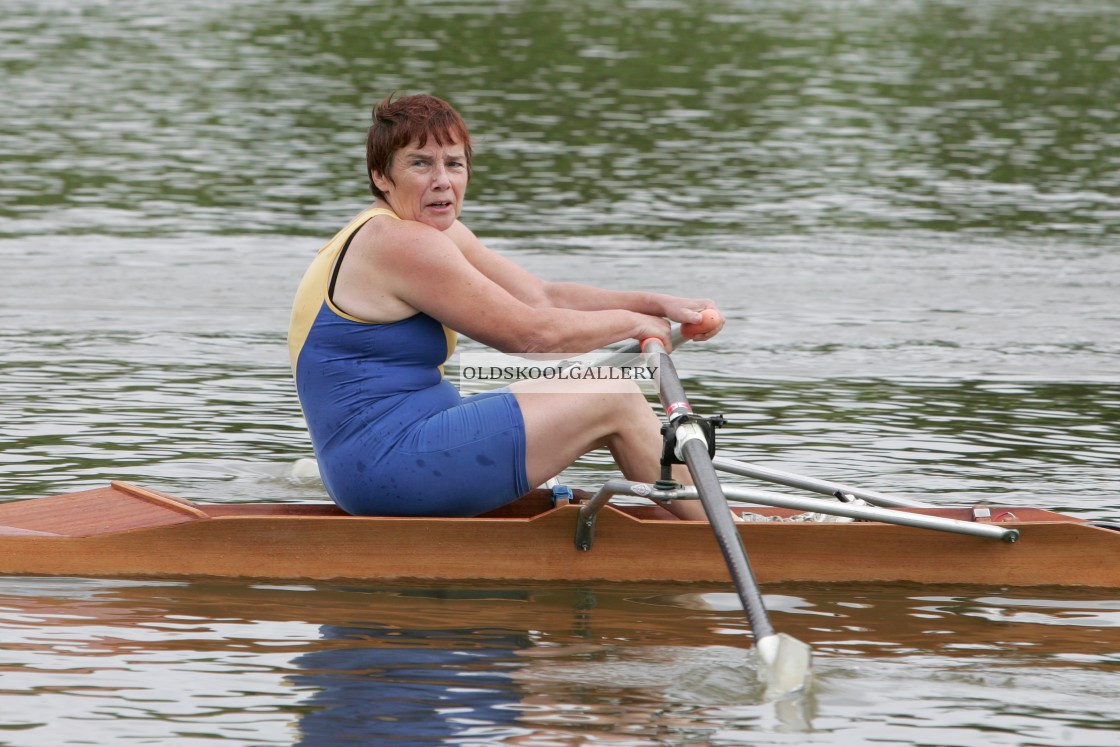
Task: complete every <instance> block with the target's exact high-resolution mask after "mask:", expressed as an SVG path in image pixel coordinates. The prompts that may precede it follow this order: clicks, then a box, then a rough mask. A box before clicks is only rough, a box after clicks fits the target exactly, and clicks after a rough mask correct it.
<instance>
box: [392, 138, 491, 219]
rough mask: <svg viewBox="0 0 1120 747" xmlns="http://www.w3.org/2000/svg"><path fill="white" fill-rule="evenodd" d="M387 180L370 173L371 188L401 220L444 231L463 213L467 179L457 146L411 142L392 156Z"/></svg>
mask: <svg viewBox="0 0 1120 747" xmlns="http://www.w3.org/2000/svg"><path fill="white" fill-rule="evenodd" d="M389 176H390V177H391V178H386V176H385V175H384V174H381V173H379V172H376V171H375V172H373V181H374V184H376V185H377V187H378V189H380V190H381V191H382V192H384V193H385V196H386V198H387V199H388V202H389V206H390V207H392V208H393V212H395V213H396V214H397V216H398V217H400V218H403V219H404V220H415V221H419V222H420V223H426V224H427V225H429V226H432V227H433V228H436V229H438V230H440V231H446V230H447V229H448V228H451V226H452V224H454V223H455V220H456V219H457V218H458V217H459V213H460V212H462V209H463V196H464V195H465V194H466V192H467V181H468V176H469V175H468V172H467V156H466V150H465V149H464V148H463V146H462V145H460V144H459V143H448V144H446V145H440V144H439V143H437V142H436V141H435V138H428V142H427V143H425V144H424V146H423V147H420V145H419V143H418V142H417V141H415V140H414V141H413V142H411V143H409V145H408V146H407V147H405V148H402V149H401V150H399V151H397V152H396V153H395V154H394V155H393V163H392V165H391V166H390V167H389Z"/></svg>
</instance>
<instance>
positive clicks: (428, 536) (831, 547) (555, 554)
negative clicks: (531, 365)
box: [0, 482, 1120, 588]
mask: <svg viewBox="0 0 1120 747" xmlns="http://www.w3.org/2000/svg"><path fill="white" fill-rule="evenodd" d="M584 497H585V496H584ZM579 500H580V498H579V497H577V503H578V502H579ZM985 509H987V510H985V511H974V510H972V509H970V508H968V507H964V508H900V509H897V510H899V511H903V512H913V513H915V514H926V515H933V516H940V517H945V518H951V519H957V520H961V521H978V520H984V521H994V522H999V523H1001V525H1003V526H1007V527H1013V528H1016V529H1018V530H1019V533H1020V536H1019V539H1018V541H1017V542H1014V543H1007V542H1000V541H993V540H992V539H989V538H984V537H975V536H966V535H959V534H951V533H946V532H935V531H927V530H923V529H917V528H913V527H908V526H898V525H894V524H887V523H880V522H877V521H859V522H851V523H808V522H799V523H792V522H767V523H742V524H737V525H736V528H737V530H738V531H739V532H740V534H741V536H742V538H743V541H744V543H745V544H746V546H747V547H749V548H750V553H751V562H752V565H753V566H754V569H755V572H756V573H757V576H758V578H759V580H760V581H761V582H762V583H775V582H857V583H864V582H914V583H922V584H981V585H998V586H1049V585H1069V586H1084V587H1105V588H1120V532H1117V531H1115V530H1113V529H1110V528H1105V527H1101V526H1095V525H1093V524H1092V523H1090V522H1087V521H1083V520H1081V519H1077V518H1074V517H1070V516H1065V515H1062V514H1058V513H1054V512H1051V511H1046V510H1042V509H1035V508H1022V507H1018V506H1016V507H1002V508H1001V507H996V506H986V507H985ZM744 510H747V509H744V508H741V507H737V508H735V509H734V511H737V512H742V511H744ZM749 510H750V511H751V512H752V513H756V514H764V515H773V516H788V515H790V514H793V513H796V512H795V511H792V510H790V509H781V508H756V507H753V506H752V507H751V508H750V509H749ZM579 512H580V506H579V505H576V504H568V505H554V503H553V500H552V497H551V493H549V492H546V491H535V492H534V493H531V494H529V495H528V496H525V497H523V498H522V499H520V500H519V501H517V502H516V503H514V504H511V505H510V506H507V507H505V508H503V509H501V510H499V511H496V512H493V513H490V514H487V515H485V516H482V517H477V518H469V519H457V518H398V517H391V518H384V517H355V516H347V515H345V514H343V513H342V512H341V511H340V510H338V509H337V508H335V507H334V506H333V505H332V504H329V503H300V504H292V503H252V504H219V503H207V504H203V503H193V502H190V501H186V500H184V499H181V498H177V497H175V496H171V495H168V494H165V493H161V492H157V491H154V490H149V489H146V488H142V487H138V486H135V485H130V484H127V483H122V482H114V483H112V484H111V485H110V486H108V487H102V488H97V489H93V490H86V491H82V492H75V493H66V494H62V495H55V496H49V497H44V498H34V499H29V500H19V501H13V502H9V503H4V504H0V573H3V574H6V575H65V576H93V577H149V578H150V577H158V578H166V577H225V578H268V579H285V580H298V579H304V580H328V579H339V580H341V579H349V580H366V581H369V580H378V581H383V580H405V579H415V580H426V581H477V580H485V581H517V582H544V581H557V582H590V581H624V582H666V581H669V582H684V583H688V582H693V583H695V582H714V583H727V582H728V581H729V572H728V568H727V565H726V564H725V562H724V559H723V557H722V555H721V553H720V549H719V547H718V546H717V543H716V540H715V538H714V537H713V534H712V531H711V528H710V527H709V526H708V524H707V523H706V522H695V521H681V520H680V519H677V518H675V517H673V516H672V515H671V514H669V513H668V512H667V511H665V510H663V509H661V508H659V507H656V506H653V505H619V504H616V503H612V504H608V505H606V506H604V507H603V508H602V510H601V511H600V512H599V515H598V518H597V524H596V527H595V542H594V545H593V546H592V547H591V549H590V550H586V551H585V550H581V549H579V548H578V547H577V545H576V542H575V536H576V527H577V524H578V522H579ZM978 516H984V517H985V518H984V519H978V518H977V517H978Z"/></svg>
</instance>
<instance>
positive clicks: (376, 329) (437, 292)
mask: <svg viewBox="0 0 1120 747" xmlns="http://www.w3.org/2000/svg"><path fill="white" fill-rule="evenodd" d="M366 172H367V175H368V177H369V180H370V190H371V191H372V192H373V195H374V202H373V204H372V205H371V206H370V207H369V208H367V209H366V210H365V211H364V212H362V213H361V214H360V215H358V216H357V217H356V218H354V220H352V221H351V222H350V224H349V225H347V226H346V227H345V228H344V229H343V230H342V231H340V232H339V233H338V234H337V235H336V236H335V237H334V238H333V239H332V240H331V241H330V242H329V243H328V244H327V245H326V246H325V247H323V249H321V250H320V251H319V253H318V255H317V256H316V258H315V260H314V261H313V262H312V264H311V266H310V268H309V269H308V270H307V273H306V274H305V275H304V277H303V280H302V282H301V283H300V286H299V290H298V292H297V295H296V300H295V305H294V307H293V310H292V321H291V327H290V329H289V336H288V344H289V347H290V353H291V356H292V368H293V373H294V375H295V378H296V388H297V390H298V393H299V398H300V404H301V406H302V408H303V412H304V416H305V417H306V419H307V424H308V429H309V431H310V434H311V440H312V443H313V444H314V447H315V453H316V456H317V457H318V459H319V465H320V472H321V474H322V476H323V482H324V484H325V486H326V489H327V492H328V493H329V494H330V496H331V498H332V499H333V500H334V501H335V502H336V503H337V504H338V505H339V506H340V507H342V508H343V509H344V510H346V511H347V512H349V513H351V514H359V515H379V516H473V515H477V514H481V513H485V512H486V511H489V510H491V509H493V508H497V507H498V506H501V505H504V504H506V503H509V502H511V501H513V500H515V499H516V498H517V497H518V496H520V495H522V494H524V493H526V492H528V491H529V490H530V489H531V488H532V487H533V486H535V485H539V484H541V483H543V482H545V481H547V480H548V479H549V478H551V477H553V476H555V475H557V474H559V473H560V472H561V471H562V470H564V469H565V468H567V467H568V466H570V465H571V464H572V463H573V462H574V461H575V460H576V459H578V458H579V457H580V456H582V455H583V454H586V453H587V452H589V451H593V450H595V449H598V448H602V447H604V446H605V447H607V448H608V449H610V452H611V454H612V455H613V456H614V459H615V460H616V462H617V463H618V465H619V467H620V468H621V470H622V472H623V474H625V475H626V477H627V478H629V479H632V480H641V481H653V480H655V479H657V477H658V476H659V474H660V456H661V436H660V421H659V420H658V418H657V416H656V415H655V414H654V412H653V410H652V409H651V408H650V406H649V404H648V403H647V401H646V399H645V397H644V395H643V394H642V392H641V390H640V389H639V388H638V386H637V385H636V384H635V383H634V382H633V381H627V380H620V381H614V382H604V381H580V380H574V381H570V382H567V383H568V384H570V386H566V387H565V390H564V391H563V392H557V391H556V390H555V389H556V388H555V386H545V385H543V384H545V382H536V381H518V382H516V383H514V384H512V385H510V386H509V387H505V388H502V389H499V390H497V391H493V392H485V393H482V394H476V395H472V396H467V397H463V396H461V395H460V393H459V391H458V390H457V389H456V388H455V386H454V385H453V384H451V383H450V382H449V381H447V380H446V379H445V378H444V377H443V373H442V364H443V363H444V362H445V361H446V360H447V359H448V358H449V357H450V355H451V353H452V351H453V350H454V345H455V333H456V332H458V333H462V334H464V335H467V336H468V337H470V338H472V339H474V340H477V341H478V342H481V343H483V344H485V345H488V346H490V347H492V348H495V349H497V350H498V351H501V352H504V353H526V352H532V353H544V352H555V353H564V354H578V353H585V352H588V351H592V350H596V349H599V348H601V347H603V346H605V345H608V344H610V343H614V342H618V341H620V340H625V339H628V338H635V339H645V338H648V337H657V338H660V339H661V340H663V341H664V342H665V344H666V345H668V344H669V343H670V339H669V338H670V322H680V323H698V322H699V321H700V319H701V313H700V312H701V311H702V310H704V309H715V305H714V304H713V303H712V302H711V301H709V300H706V299H692V298H679V297H676V296H671V295H664V294H657V293H640V292H627V291H611V290H603V289H599V288H594V287H590V286H586V285H580V284H575V283H553V282H546V281H544V280H542V279H540V278H538V277H536V276H535V275H533V274H531V273H530V272H528V271H526V270H524V269H522V268H521V267H519V266H518V265H516V264H514V263H513V262H511V261H510V260H508V259H506V258H504V257H502V256H501V255H499V254H497V253H496V252H494V251H492V250H490V249H489V248H487V247H486V246H485V245H484V244H483V243H482V242H481V241H480V240H479V239H478V238H477V237H476V236H475V235H474V233H472V232H471V231H470V229H468V228H467V227H466V226H465V225H463V224H462V223H461V222H460V221H459V214H460V212H461V210H462V206H463V198H464V195H465V194H466V190H467V184H468V182H469V181H470V176H471V138H470V134H469V132H468V131H467V127H466V124H465V123H464V122H463V119H462V118H461V117H460V115H459V114H458V112H456V111H455V109H453V108H452V107H451V106H450V105H449V104H447V103H446V102H444V101H442V100H440V99H438V98H436V97H434V96H429V95H424V94H422V95H416V96H405V97H402V98H398V99H396V100H394V99H393V97H392V96H390V97H388V98H386V99H385V100H384V101H381V102H380V103H379V104H377V105H376V106H375V107H374V110H373V123H372V125H371V126H370V128H369V133H368V137H367V141H366ZM717 316H718V312H717ZM722 326H723V318H722V316H718V324H717V325H716V326H715V327H714V329H712V330H711V331H709V332H707V333H706V334H703V335H700V336H698V337H697V338H696V339H707V338H709V337H711V336H712V335H714V334H716V333H717V332H718V331H719V330H720V329H721V328H722ZM674 469H676V470H678V473H677V474H676V476H677V478H678V479H680V480H681V481H682V482H687V477H686V474H685V470H683V469H682V468H680V467H676V468H674ZM692 503H694V502H684V503H681V504H678V505H679V507H677V506H674V507H673V508H674V510H675V511H676V512H678V513H680V514H681V515H683V516H685V518H703V511H702V509H701V508H700V506H699V505H690V504H692Z"/></svg>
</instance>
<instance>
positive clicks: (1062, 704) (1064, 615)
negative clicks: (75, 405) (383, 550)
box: [0, 578, 1120, 747]
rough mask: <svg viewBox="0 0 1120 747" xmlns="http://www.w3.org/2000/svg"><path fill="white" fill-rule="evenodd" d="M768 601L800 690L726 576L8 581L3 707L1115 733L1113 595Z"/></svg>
mask: <svg viewBox="0 0 1120 747" xmlns="http://www.w3.org/2000/svg"><path fill="white" fill-rule="evenodd" d="M767 591H768V594H767V597H766V601H767V603H768V606H769V607H770V608H771V609H772V611H773V617H774V620H775V624H776V625H777V626H778V627H779V628H780V629H782V630H785V631H788V632H789V633H790V634H792V635H794V636H795V637H797V638H799V639H801V640H805V641H807V642H808V643H809V644H810V645H811V646H812V647H813V649H814V652H815V656H816V660H815V667H814V669H815V684H814V693H813V695H812V697H811V698H808V699H804V700H802V701H799V702H796V703H779V704H773V703H764V702H762V701H761V699H760V697H759V691H758V684H757V681H756V679H755V677H754V673H753V665H752V662H751V660H750V657H749V655H748V651H747V649H748V648H749V638H748V636H747V631H746V623H745V621H744V620H743V616H742V611H741V610H740V609H739V608H738V603H737V598H736V597H735V595H734V594H733V593H730V592H728V591H726V590H722V589H718V588H707V589H698V590H691V591H687V592H682V590H681V589H680V588H673V587H658V586H648V587H633V588H630V587H624V586H613V587H610V586H608V587H593V588H568V587H550V588H548V589H538V590H529V589H522V588H515V587H508V588H495V589H465V588H458V587H449V588H423V587H407V586H397V587H394V586H380V587H336V586H327V585H322V586H303V585H298V586H282V585H272V584H257V585H244V584H233V583H184V582H176V583H158V582H120V581H90V580H82V579H13V578H7V579H0V636H2V637H3V640H4V641H5V645H4V652H3V655H2V660H0V672H2V678H0V706H2V710H3V712H4V714H5V723H6V725H7V726H8V727H9V728H18V729H20V735H21V741H20V744H21V745H27V746H28V747H38V745H44V747H45V746H46V745H52V746H57V745H63V744H77V743H79V742H81V741H82V740H86V741H88V740H90V739H91V738H92V739H94V740H95V741H99V742H107V741H114V740H115V741H120V740H127V739H139V738H149V739H153V738H164V739H165V738H167V736H166V735H167V734H168V733H169V730H171V731H174V732H175V733H181V734H183V735H189V734H196V733H206V734H208V735H210V737H211V738H224V739H231V740H249V741H252V742H253V743H254V744H262V745H263V744H276V745H281V744H286V745H290V744H297V743H298V744H306V745H325V744H331V745H348V744H368V743H370V741H377V742H378V743H381V742H390V741H401V742H402V743H404V742H407V743H409V744H436V743H443V744H449V743H455V744H494V745H497V744H524V743H549V744H628V745H635V746H636V747H637V746H641V747H647V746H649V745H656V744H666V743H673V744H684V743H691V742H689V741H688V740H693V741H695V742H697V743H709V742H711V741H712V740H713V739H714V738H715V737H714V736H713V735H715V734H720V735H722V736H720V738H719V740H718V743H721V744H722V743H727V744H737V743H751V744H783V743H788V740H789V739H791V738H793V736H792V734H791V731H792V733H793V734H796V735H797V737H796V738H797V739H799V740H802V741H804V742H806V743H814V742H817V743H829V744H833V743H834V744H840V743H844V744H847V743H850V738H854V735H856V734H860V735H865V734H866V733H876V732H880V731H881V732H882V733H883V734H890V735H892V736H891V737H890V739H898V738H901V736H904V735H905V736H907V738H909V736H911V735H913V736H914V737H915V738H916V737H917V735H918V734H919V732H920V731H921V730H923V729H925V730H933V732H934V733H935V735H936V739H935V740H934V741H937V743H939V744H973V743H978V742H977V740H981V741H983V740H985V739H987V738H988V737H989V736H990V734H989V733H988V732H987V731H985V729H986V728H987V727H986V726H984V727H981V726H977V724H991V723H993V722H995V723H1000V724H1004V725H1005V726H1007V727H1009V728H1010V727H1011V726H1012V725H1017V727H1016V728H1015V729H1013V731H1014V732H1015V733H1016V734H1020V735H1026V736H1030V737H1032V738H1033V739H1035V740H1036V741H1037V742H1039V743H1050V742H1055V740H1056V739H1057V738H1056V736H1055V735H1057V734H1059V733H1062V734H1065V735H1066V737H1068V739H1069V740H1074V742H1075V743H1077V744H1086V745H1096V744H1103V742H1100V741H1099V740H1096V736H1098V735H1104V734H1106V733H1107V730H1109V729H1115V728H1118V727H1120V723H1117V721H1116V719H1115V717H1114V715H1111V713H1110V709H1109V707H1108V704H1109V703H1111V700H1110V698H1111V692H1112V690H1111V688H1110V687H1109V684H1108V683H1110V682H1111V679H1110V677H1111V676H1112V675H1113V673H1114V670H1115V667H1116V665H1117V663H1118V661H1120V660H1118V659H1117V656H1118V652H1117V649H1116V646H1115V641H1114V638H1115V636H1114V632H1115V629H1116V626H1117V625H1118V624H1120V618H1118V617H1117V615H1118V613H1120V608H1118V607H1117V604H1116V601H1115V600H1111V599H1108V598H1107V597H1101V596H1100V595H1098V594H1095V593H1093V592H1084V591H1071V590H1062V592H1061V595H1060V596H1059V595H1050V594H1048V593H1047V592H1046V590H1032V591H1029V592H1024V591H1021V590H998V589H990V588H989V589H979V588H978V589H971V588H963V587H933V588H927V587H910V588H908V587H905V586H890V587H881V586H870V587H869V586H856V585H849V586H843V585H841V586H835V587H820V586H789V587H780V588H774V589H768V590H767ZM1010 693H1013V694H1014V697H1010V695H1009V694H1010ZM949 714H951V715H949ZM833 738H835V739H840V740H844V739H848V740H849V741H829V740H830V739H833ZM184 739H188V737H187V736H184ZM890 739H888V740H887V741H890ZM822 740H823V741H822ZM1057 741H1059V742H1060V741H1061V740H1057ZM184 743H190V742H189V739H188V741H186V742H184ZM857 743H858V740H857ZM986 743H994V744H1000V745H1003V744H1008V745H1010V744H1012V743H1011V742H1007V741H1000V740H998V739H997V740H996V741H995V742H986Z"/></svg>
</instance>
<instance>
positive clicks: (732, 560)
mask: <svg viewBox="0 0 1120 747" xmlns="http://www.w3.org/2000/svg"><path fill="white" fill-rule="evenodd" d="M681 452H682V454H683V455H684V459H685V463H686V464H688V471H689V472H690V473H691V474H692V480H693V482H694V483H695V487H696V492H697V494H698V495H699V497H700V502H701V503H702V504H703V506H704V513H705V514H707V516H708V522H709V523H710V524H711V525H712V531H713V532H714V533H715V535H716V541H717V542H718V543H719V547H720V550H721V551H722V552H723V558H724V560H725V561H726V562H727V568H728V570H729V571H731V580H732V582H734V584H735V590H736V591H737V592H738V594H739V599H740V600H741V601H742V603H743V610H744V611H745V612H746V614H747V620H748V621H749V622H750V624H751V630H753V631H754V636H755V640H761V639H763V638H769V637H770V636H772V635H774V625H773V624H772V623H771V622H770V615H769V614H768V613H767V612H766V606H765V604H764V602H763V600H762V592H761V590H760V589H759V588H758V580H757V579H756V578H755V576H754V571H753V570H752V569H751V564H750V561H749V560H748V559H747V551H746V548H744V547H743V540H742V538H741V537H740V536H739V531H738V530H737V529H736V528H735V520H734V519H732V518H731V509H730V507H729V506H728V505H727V499H726V498H724V496H723V488H722V487H720V484H719V478H718V477H717V476H716V471H715V469H714V468H713V467H712V462H711V458H710V457H709V456H708V448H707V446H705V445H704V443H703V441H701V440H699V439H692V440H690V441H687V442H686V443H685V444H684V446H682V447H681Z"/></svg>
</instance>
